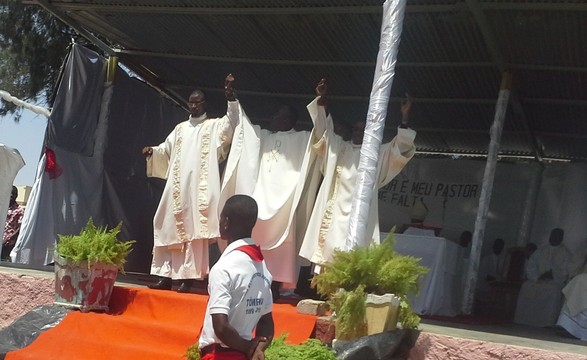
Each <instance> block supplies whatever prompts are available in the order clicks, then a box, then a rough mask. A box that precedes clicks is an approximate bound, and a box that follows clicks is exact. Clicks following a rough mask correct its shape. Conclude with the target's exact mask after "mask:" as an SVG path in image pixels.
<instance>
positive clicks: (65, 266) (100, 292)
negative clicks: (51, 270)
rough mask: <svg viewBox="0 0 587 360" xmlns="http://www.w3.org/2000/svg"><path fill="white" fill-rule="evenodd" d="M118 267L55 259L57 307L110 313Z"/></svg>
mask: <svg viewBox="0 0 587 360" xmlns="http://www.w3.org/2000/svg"><path fill="white" fill-rule="evenodd" d="M117 275H118V267H117V266H116V265H111V264H101V263H96V264H93V265H91V266H88V263H87V262H85V261H84V262H76V263H74V262H71V261H69V260H67V259H65V258H62V257H60V256H58V257H56V259H55V302H54V303H55V304H56V305H62V306H65V307H70V308H76V309H80V310H81V311H84V312H86V311H92V310H100V311H108V302H109V301H110V296H111V295H112V289H113V288H114V282H115V281H116V276H117Z"/></svg>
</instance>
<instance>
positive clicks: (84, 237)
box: [55, 218, 135, 270]
mask: <svg viewBox="0 0 587 360" xmlns="http://www.w3.org/2000/svg"><path fill="white" fill-rule="evenodd" d="M121 227H122V223H119V224H118V225H117V226H116V227H115V228H113V229H111V230H108V229H107V228H106V227H103V228H101V227H96V226H95V225H94V221H93V220H92V218H90V219H89V220H88V223H87V224H86V226H85V227H84V228H83V229H82V230H81V231H80V233H79V234H78V235H59V242H58V243H57V245H56V246H55V252H56V253H57V254H58V255H59V256H61V257H63V258H66V259H68V260H69V261H73V262H78V263H81V262H84V261H87V262H88V265H91V264H94V263H105V264H112V265H116V266H118V268H119V269H120V270H123V266H124V263H125V262H126V257H127V255H128V254H129V253H130V252H131V250H132V249H131V245H132V244H134V243H135V241H134V240H130V241H124V242H121V241H118V240H117V239H116V237H117V236H118V233H119V232H120V228H121Z"/></svg>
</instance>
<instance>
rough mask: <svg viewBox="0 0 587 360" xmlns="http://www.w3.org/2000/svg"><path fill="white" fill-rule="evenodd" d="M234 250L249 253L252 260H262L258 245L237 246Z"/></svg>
mask: <svg viewBox="0 0 587 360" xmlns="http://www.w3.org/2000/svg"><path fill="white" fill-rule="evenodd" d="M235 250H240V251H242V252H244V253H245V254H247V255H249V257H250V258H251V259H253V261H263V253H262V252H261V247H260V246H259V245H243V246H239V247H237V248H236V249H235Z"/></svg>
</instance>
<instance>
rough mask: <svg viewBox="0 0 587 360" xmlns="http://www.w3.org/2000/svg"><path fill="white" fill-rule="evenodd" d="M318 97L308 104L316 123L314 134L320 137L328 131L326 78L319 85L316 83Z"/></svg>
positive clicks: (313, 120)
mask: <svg viewBox="0 0 587 360" xmlns="http://www.w3.org/2000/svg"><path fill="white" fill-rule="evenodd" d="M315 92H316V99H314V100H313V101H312V102H311V103H310V104H308V106H307V108H308V112H309V113H310V117H311V118H312V122H313V123H314V135H315V137H316V138H317V139H320V138H321V137H322V136H323V135H324V132H325V131H326V126H327V121H329V120H328V111H327V103H328V99H327V97H326V94H327V92H328V84H327V83H326V79H321V80H320V82H319V83H318V85H316V89H315Z"/></svg>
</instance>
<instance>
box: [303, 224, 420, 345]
mask: <svg viewBox="0 0 587 360" xmlns="http://www.w3.org/2000/svg"><path fill="white" fill-rule="evenodd" d="M393 243H394V238H393V232H390V233H389V235H388V236H387V238H386V239H385V240H384V241H383V242H382V243H381V244H379V245H377V244H372V245H371V246H368V247H356V248H354V249H352V250H351V251H341V250H336V251H335V253H334V257H333V259H332V261H331V262H330V263H327V264H326V265H324V266H323V270H322V273H321V274H318V275H315V276H314V278H313V279H312V286H313V287H315V288H316V289H317V291H318V293H319V294H321V295H323V296H328V297H329V298H330V300H329V302H330V305H331V307H332V309H333V310H334V311H335V313H336V316H337V323H336V326H337V330H340V331H341V333H342V334H343V336H346V335H348V333H347V331H350V332H352V331H353V326H356V325H357V324H359V325H360V324H363V323H364V306H365V305H364V300H363V303H362V309H363V310H359V307H358V306H356V301H358V299H364V298H365V297H366V294H367V293H372V294H377V295H383V294H386V293H391V294H395V295H396V296H399V297H400V299H401V302H400V314H399V321H400V323H401V324H402V327H403V328H409V329H414V328H417V327H418V325H419V322H420V318H419V317H418V315H416V314H415V313H414V312H413V311H412V309H411V307H410V305H409V304H408V302H407V296H408V295H410V294H416V293H417V292H418V279H419V278H420V277H421V276H423V275H425V274H426V273H427V272H428V268H426V267H423V266H421V265H418V262H419V261H420V259H418V258H414V257H411V256H403V255H399V254H397V253H396V252H395V251H394V250H393ZM340 289H343V290H344V291H339V290H340ZM347 297H351V299H347ZM347 301H351V303H347ZM345 304H346V306H345ZM350 304H353V305H352V306H351V305H350ZM360 311H362V314H363V315H362V316H363V317H362V318H361V317H360V316H361V313H360ZM361 326H362V325H361ZM341 327H342V329H341Z"/></svg>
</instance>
